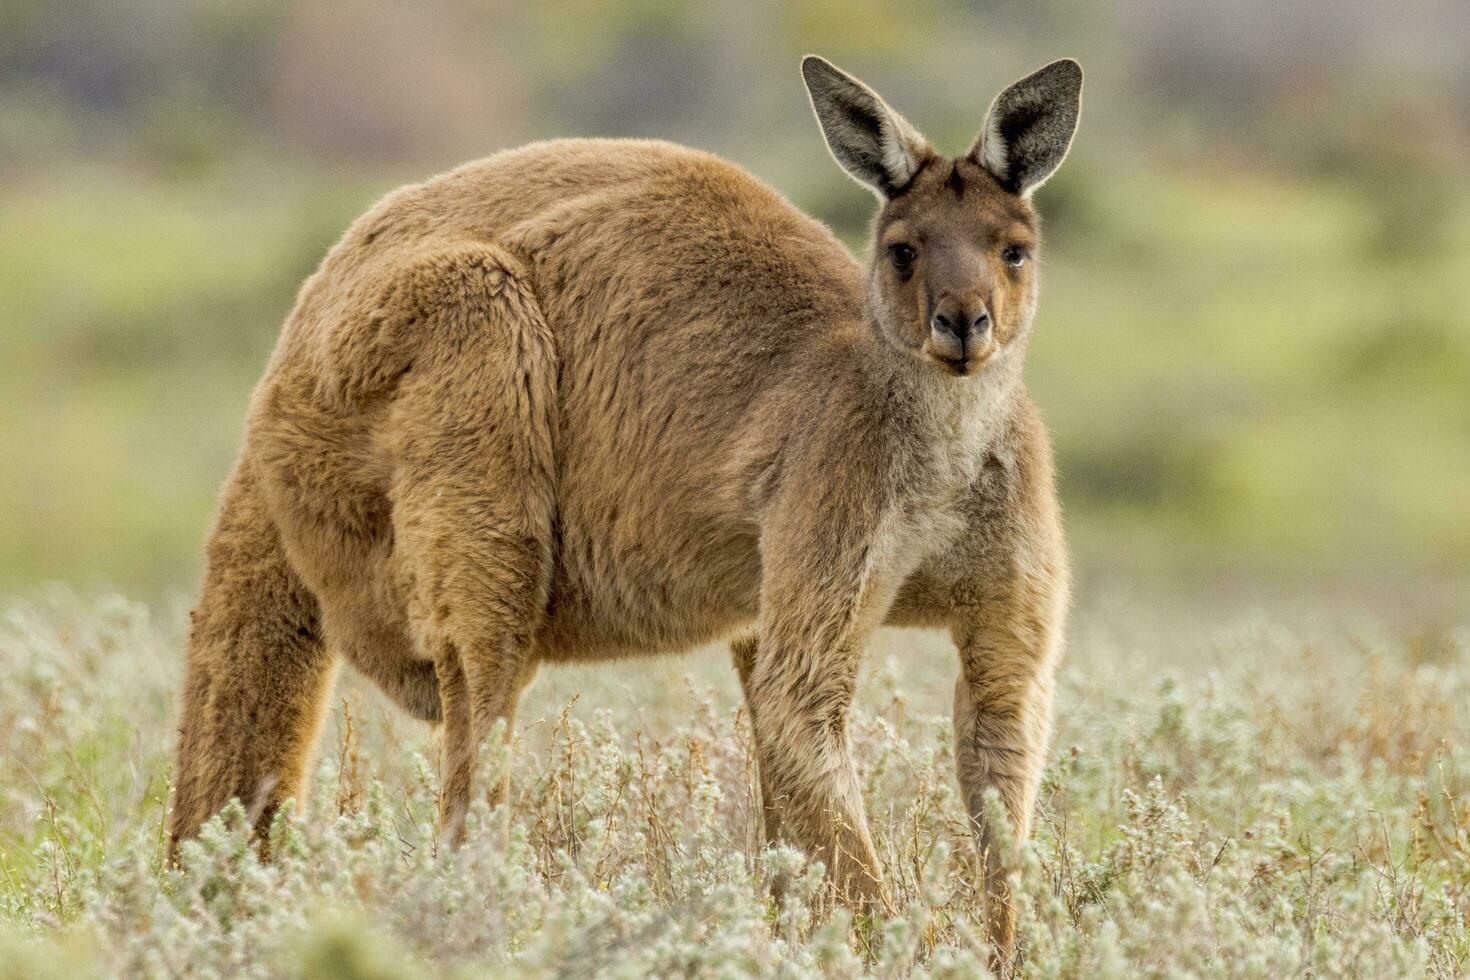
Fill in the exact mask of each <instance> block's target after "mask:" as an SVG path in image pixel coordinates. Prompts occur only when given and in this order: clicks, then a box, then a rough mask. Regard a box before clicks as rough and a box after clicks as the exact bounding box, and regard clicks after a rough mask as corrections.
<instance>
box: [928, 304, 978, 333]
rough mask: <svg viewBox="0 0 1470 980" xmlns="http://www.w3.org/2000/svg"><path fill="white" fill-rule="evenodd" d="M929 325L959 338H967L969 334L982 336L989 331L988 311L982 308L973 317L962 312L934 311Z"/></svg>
mask: <svg viewBox="0 0 1470 980" xmlns="http://www.w3.org/2000/svg"><path fill="white" fill-rule="evenodd" d="M930 325H931V326H932V327H933V328H934V329H935V330H938V331H939V332H940V333H947V334H951V335H952V336H954V337H957V338H959V339H960V340H968V339H969V338H970V336H971V335H974V336H976V337H984V336H985V335H986V334H987V333H989V332H990V313H989V311H988V310H983V309H982V310H981V311H980V312H979V313H977V314H976V315H975V316H973V317H972V316H968V315H966V314H964V313H935V314H934V319H933V320H932V321H931V324H930Z"/></svg>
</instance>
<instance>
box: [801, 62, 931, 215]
mask: <svg viewBox="0 0 1470 980" xmlns="http://www.w3.org/2000/svg"><path fill="white" fill-rule="evenodd" d="M801 77H802V78H803V79H804V80H805V81H806V91H807V95H809V96H810V97H811V100H812V110H813V111H814V112H816V114H817V122H818V123H819V124H821V127H822V135H823V136H825V137H826V138H827V148H828V149H829V150H831V151H832V156H833V157H835V158H836V159H837V162H838V163H839V164H840V165H841V166H842V169H843V170H846V171H847V172H848V174H849V175H850V176H851V177H852V178H853V179H854V180H856V181H857V182H858V183H860V184H864V185H866V186H867V187H869V188H870V189H871V190H873V191H874V192H875V193H876V194H877V195H878V196H879V197H881V198H890V197H893V196H894V195H895V194H897V193H899V192H900V191H902V190H903V189H904V188H905V187H907V186H908V184H909V181H911V180H913V179H914V174H916V173H918V172H919V167H920V165H922V164H923V162H924V159H925V158H926V157H928V156H929V155H930V154H932V153H933V152H934V151H933V150H931V149H930V148H929V144H928V142H927V141H926V140H925V139H924V137H922V136H920V135H919V131H918V130H916V129H914V127H913V126H911V125H910V124H909V122H908V120H907V119H905V118H904V117H903V116H900V115H899V114H898V113H896V112H894V111H893V110H892V109H890V108H889V107H888V103H886V102H884V101H883V100H882V99H881V98H879V97H878V93H877V92H874V91H873V90H872V89H870V88H868V87H867V86H866V85H864V84H863V83H862V82H860V81H858V80H857V79H856V78H853V77H852V76H851V75H849V74H847V72H845V71H843V70H842V69H840V68H838V67H837V66H836V65H834V64H832V62H830V61H828V60H826V59H825V58H819V57H817V56H816V55H814V54H809V55H807V56H806V57H805V58H803V59H801Z"/></svg>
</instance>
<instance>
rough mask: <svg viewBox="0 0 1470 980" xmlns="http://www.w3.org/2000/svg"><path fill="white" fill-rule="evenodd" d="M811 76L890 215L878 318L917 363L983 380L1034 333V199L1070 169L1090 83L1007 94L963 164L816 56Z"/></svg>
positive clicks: (849, 154)
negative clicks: (982, 374) (994, 362)
mask: <svg viewBox="0 0 1470 980" xmlns="http://www.w3.org/2000/svg"><path fill="white" fill-rule="evenodd" d="M801 70H802V76H803V78H804V79H805V80H806V86H807V93H808V94H809V95H810V96H811V100H812V108H813V109H814V110H815V112H816V114H817V121H818V123H820V124H821V127H822V134H823V135H824V136H825V137H826V139H827V147H828V148H829V149H830V150H831V151H832V155H833V156H834V157H835V158H836V159H837V162H838V163H839V164H840V165H841V166H842V168H843V169H844V170H846V171H847V172H848V174H849V175H850V176H852V177H853V178H854V179H855V180H857V181H858V182H859V183H862V184H864V185H866V186H867V187H868V188H869V189H870V190H872V191H873V192H874V193H875V194H877V195H878V198H879V200H880V201H882V202H883V206H882V209H881V210H880V211H879V213H878V218H877V221H876V223H875V225H874V240H873V249H872V251H873V256H872V266H871V268H870V270H869V280H868V307H869V310H868V312H869V315H870V316H871V317H872V319H873V320H874V321H875V322H876V324H877V326H878V327H879V329H880V331H881V333H882V336H883V337H884V339H886V340H887V341H888V342H889V343H890V344H891V345H892V346H894V347H895V348H897V349H898V350H899V351H901V352H903V353H904V354H905V355H907V356H914V357H918V358H920V359H922V360H924V361H926V362H929V363H931V364H933V365H934V366H935V367H936V368H937V369H939V370H941V371H944V372H945V373H946V374H948V375H950V376H953V377H964V376H967V375H974V374H976V373H977V372H978V371H979V370H980V368H982V367H983V366H984V365H985V363H986V362H987V361H989V360H990V359H991V358H993V357H995V356H996V354H997V353H998V352H1000V351H1002V350H1004V349H1005V347H1006V346H1007V345H1008V344H1012V343H1015V342H1016V341H1018V340H1019V339H1021V338H1024V337H1025V335H1026V333H1027V331H1028V329H1029V328H1030V325H1031V317H1032V314H1033V312H1034V311H1035V306H1036V285H1037V281H1036V251H1037V248H1038V245H1039V239H1038V236H1037V225H1036V215H1035V212H1034V211H1033V210H1032V208H1031V202H1030V196H1031V192H1032V191H1034V190H1035V189H1036V188H1037V187H1040V186H1041V184H1042V182H1044V181H1045V180H1046V179H1047V178H1048V177H1050V176H1051V175H1052V173H1053V172H1054V171H1055V170H1056V168H1057V167H1058V166H1060V165H1061V162H1062V159H1063V158H1064V157H1065V156H1066V155H1067V149H1068V147H1069V146H1070V145H1071V142H1072V134H1073V133H1074V132H1075V131H1076V129H1077V115H1078V112H1079V109H1080V107H1081V96H1082V69H1081V68H1080V67H1078V65H1077V63H1076V62H1075V61H1071V60H1068V59H1063V60H1061V61H1054V62H1052V63H1051V64H1049V65H1047V66H1046V67H1044V68H1042V69H1040V70H1038V71H1036V72H1033V73H1032V74H1030V75H1028V76H1026V77H1025V78H1023V79H1021V80H1020V81H1019V82H1016V83H1015V84H1014V85H1012V86H1010V87H1009V88H1007V89H1006V90H1005V91H1003V92H1002V93H1001V94H1000V95H998V96H996V99H995V101H994V102H993V103H992V104H991V106H990V112H989V114H988V115H987V116H986V119H985V125H984V127H983V128H982V130H981V132H980V136H979V137H978V138H977V139H976V140H975V142H974V145H972V146H971V147H970V150H969V152H967V153H965V154H964V155H963V156H961V157H958V158H955V159H953V160H951V159H947V158H945V157H942V156H940V155H939V154H938V153H936V152H935V151H934V149H933V147H931V146H930V145H929V142H928V141H927V140H925V139H924V137H923V136H921V135H920V134H919V132H918V130H916V129H914V127H913V126H912V125H910V123H909V122H908V120H906V119H904V118H903V117H902V116H900V115H899V114H898V113H897V112H895V111H894V110H893V109H892V108H890V107H889V106H888V104H887V103H885V102H884V101H883V100H882V99H881V98H879V97H878V94H877V93H876V92H874V91H873V90H872V89H870V88H868V87H867V86H866V85H864V84H863V83H862V82H860V81H858V80H857V79H856V78H853V77H852V76H851V75H848V74H846V73H845V72H843V71H842V70H841V69H839V68H837V67H836V66H834V65H832V64H831V63H829V62H827V61H824V60H823V59H821V58H818V57H816V56H808V57H807V58H806V59H805V60H803V61H802V64H801Z"/></svg>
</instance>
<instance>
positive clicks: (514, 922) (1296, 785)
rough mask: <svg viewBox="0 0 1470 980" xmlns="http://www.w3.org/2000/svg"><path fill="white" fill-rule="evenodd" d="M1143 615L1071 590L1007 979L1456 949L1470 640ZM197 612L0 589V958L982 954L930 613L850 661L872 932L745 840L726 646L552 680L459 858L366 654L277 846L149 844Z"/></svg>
mask: <svg viewBox="0 0 1470 980" xmlns="http://www.w3.org/2000/svg"><path fill="white" fill-rule="evenodd" d="M1146 608H1147V607H1145V606H1141V605H1138V604H1137V603H1136V602H1134V601H1132V600H1119V601H1111V602H1103V601H1093V602H1090V603H1089V604H1088V606H1087V608H1085V609H1084V610H1083V611H1082V612H1081V613H1079V615H1078V616H1077V617H1076V620H1077V622H1076V625H1075V627H1074V629H1073V635H1074V641H1073V642H1072V644H1071V648H1070V650H1069V654H1068V659H1067V661H1066V664H1065V666H1064V668H1063V673H1062V682H1061V685H1060V689H1059V695H1058V711H1057V733H1056V738H1055V743H1054V748H1053V752H1052V761H1051V763H1050V765H1049V768H1048V770H1047V774H1046V780H1045V785H1044V789H1043V792H1042V795H1041V803H1040V814H1039V819H1038V828H1037V832H1036V834H1035V838H1034V840H1033V841H1032V843H1031V844H1030V845H1028V847H1027V848H1026V850H1025V852H1024V855H1023V858H1022V860H1021V861H1020V863H1019V865H1018V867H1017V868H1016V870H1015V874H1016V875H1017V876H1018V882H1019V893H1020V896H1021V898H1020V903H1021V934H1022V937H1023V938H1022V942H1023V950H1024V974H1025V975H1026V976H1032V977H1053V976H1068V977H1138V976H1146V977H1163V976H1183V975H1192V976H1232V977H1234V976H1249V977H1272V978H1275V977H1285V976H1360V977H1383V976H1421V975H1423V976H1435V977H1458V976H1463V975H1464V974H1465V972H1466V971H1467V969H1470V931H1467V928H1466V922H1467V916H1470V755H1467V754H1466V747H1467V736H1470V718H1467V716H1466V714H1465V712H1464V706H1465V704H1467V703H1470V658H1467V656H1466V654H1467V652H1470V633H1467V632H1466V631H1465V630H1464V629H1463V628H1460V629H1458V630H1455V629H1449V630H1441V631H1438V632H1432V633H1418V634H1416V633H1412V632H1407V633H1406V632H1404V631H1402V630H1397V629H1395V630H1387V629H1384V628H1381V627H1376V626H1374V625H1372V624H1371V623H1368V624H1366V625H1364V624H1360V623H1355V622H1354V620H1355V619H1356V618H1357V617H1354V616H1351V615H1344V614H1343V613H1342V611H1341V610H1340V609H1337V608H1334V607H1332V606H1325V605H1324V606H1322V607H1321V608H1320V609H1318V610H1317V611H1316V613H1314V614H1312V615H1308V616H1300V615H1291V616H1285V617H1284V619H1290V620H1295V621H1296V623H1297V625H1295V626H1294V627H1293V628H1291V629H1287V628H1285V627H1283V626H1281V625H1274V624H1276V623H1279V622H1281V621H1284V620H1277V619H1271V620H1268V619H1265V618H1263V617H1262V616H1260V615H1251V616H1246V617H1244V618H1241V617H1238V616H1236V617H1228V618H1227V619H1226V621H1225V622H1224V624H1223V625H1218V626H1214V627H1209V628H1208V632H1207V631H1206V628H1205V627H1203V626H1202V625H1201V624H1200V622H1199V620H1198V618H1197V617H1196V615H1195V614H1194V612H1193V611H1188V610H1184V609H1182V608H1181V609H1180V610H1179V611H1178V612H1177V614H1176V615H1177V619H1178V620H1179V623H1180V625H1181V626H1182V627H1183V628H1182V629H1181V628H1175V627H1173V626H1168V625H1167V623H1168V622H1169V619H1171V618H1176V616H1175V615H1171V616H1170V617H1164V616H1160V615H1158V614H1153V613H1147V612H1146V611H1145V610H1146ZM1215 618H1216V619H1217V620H1218V619H1219V617H1218V615H1217V616H1216V617H1215ZM181 621H182V615H181V613H180V612H178V611H174V612H155V613H150V611H149V610H148V609H147V608H146V607H144V606H140V605H137V604H133V603H129V602H126V601H123V600H121V599H116V598H102V599H96V600H80V599H77V598H75V597H73V596H71V595H70V594H68V593H57V594H55V595H52V596H50V597H49V598H46V599H44V600H41V601H37V602H30V603H19V602H12V603H11V604H9V605H8V606H7V607H6V609H5V610H4V614H3V626H0V677H3V679H4V680H3V688H0V741H3V744H5V745H6V746H7V751H6V753H5V755H4V756H3V758H0V977H10V976H15V977H22V976H24V977H46V976H55V977H63V976H64V977H79V976H99V977H100V976H119V975H124V976H177V975H182V974H186V973H187V974H188V975H191V976H222V975H230V976H234V975H248V976H301V977H306V976H311V977H321V976H335V977H385V978H387V977H407V976H425V975H432V976H466V977H468V976H484V975H493V976H499V975H503V976H547V977H550V976H562V975H576V976H582V975H592V974H594V973H596V974H598V975H601V974H606V975H611V976H627V977H641V976H647V975H681V976H730V977H733V976H744V975H756V974H759V975H773V976H793V977H794V976H816V975H826V976H846V975H858V974H871V975H877V976H910V975H913V976H947V977H962V976H979V975H981V971H982V969H983V964H984V962H985V956H984V950H983V948H982V947H981V944H980V941H979V939H978V938H977V937H980V936H983V934H984V930H983V922H982V921H981V919H980V916H979V911H978V905H977V900H976V899H977V896H976V894H975V891H974V888H973V882H974V868H975V864H976V855H975V853H974V846H973V844H972V842H971V840H970V838H969V835H968V833H967V831H966V828H965V823H964V818H963V812H962V806H961V804H960V802H959V801H958V799H957V798H956V793H955V788H954V781H953V778H952V775H951V772H950V767H951V759H950V723H949V720H948V717H947V704H948V697H947V695H948V691H949V687H950V684H951V682H952V678H953V673H954V670H955V662H954V657H953V653H952V652H951V651H950V650H949V649H948V648H947V645H946V644H945V643H944V642H943V641H942V639H941V638H940V637H939V636H937V635H930V634H923V633H900V632H889V633H884V634H882V635H881V636H880V637H879V639H878V641H877V642H876V643H875V645H874V649H873V651H872V652H871V654H870V656H869V660H868V664H869V666H868V669H867V670H866V671H865V673H864V676H863V680H862V685H861V690H860V696H859V699H858V706H857V708H856V710H855V713H854V718H853V721H852V736H853V741H854V744H855V754H856V757H857V759H858V765H859V770H860V775H861V780H862V784H863V787H864V794H865V797H866V802H867V807H868V810H869V813H870V816H871V819H872V822H873V825H874V830H875V834H876V838H877V841H878V843H879V849H880V852H881V854H882V859H883V862H884V865H885V875H886V878H887V880H888V881H889V883H890V885H891V887H892V888H893V891H894V893H895V894H896V896H897V897H898V900H899V904H900V907H901V908H902V910H903V912H902V914H901V915H900V916H898V917H896V918H894V919H891V920H886V921H866V920H864V921H859V922H856V923H854V922H852V921H851V920H850V918H849V917H848V916H847V915H846V913H844V912H842V911H840V910H836V909H833V908H832V907H831V905H830V903H829V902H828V901H827V900H826V897H825V895H824V893H823V890H822V888H821V885H820V877H819V869H816V868H809V867H805V866H804V865H803V864H802V862H801V860H800V858H799V857H798V856H797V855H795V854H792V853H789V852H785V851H779V850H778V851H771V852H766V851H765V850H764V849H763V848H762V847H761V846H760V844H759V834H758V825H757V819H756V812H755V808H754V807H753V803H754V800H753V794H754V789H753V782H752V766H753V760H752V758H751V751H750V739H749V735H748V726H747V723H746V720H745V718H744V717H743V714H742V712H741V711H740V708H739V704H738V698H737V690H736V688H737V686H736V684H735V683H734V678H733V677H732V676H731V672H730V670H729V668H728V667H727V665H726V663H725V661H724V659H723V655H722V653H721V652H720V651H718V650H712V651H705V652H704V653H702V654H701V655H699V656H698V657H695V658H692V659H670V660H659V661H650V662H643V663H632V664H621V665H615V666H607V667H602V668H598V669H595V670H594V669H554V670H548V671H546V672H545V673H544V674H543V676H542V678H541V679H540V680H538V682H537V684H536V685H535V686H534V687H533V688H532V689H531V691H530V692H529V694H528V696H527V699H526V702H525V704H524V705H523V710H522V714H521V718H522V720H521V723H520V725H519V728H518V739H517V742H516V745H515V748H514V750H513V751H512V753H511V759H510V764H511V766H512V773H513V777H512V794H511V798H510V802H509V804H508V806H506V807H504V808H502V809H500V810H497V811H495V812H493V813H491V812H487V811H486V810H484V808H483V807H479V808H477V809H476V810H475V811H474V812H473V813H472V815H471V834H470V838H471V839H470V843H469V844H468V845H467V846H466V847H465V848H464V849H463V850H462V851H461V852H459V853H457V854H449V853H444V852H441V851H440V850H439V849H438V848H437V847H436V845H435V838H434V832H433V827H432V815H433V813H434V808H435V797H434V792H435V785H436V775H435V771H434V766H433V764H432V762H431V761H429V760H431V759H432V758H433V742H432V739H431V736H430V733H429V731H428V730H427V728H426V727H425V726H422V725H419V724H417V723H414V722H411V721H409V720H408V719H406V718H405V717H403V716H402V715H401V714H398V713H396V712H395V711H393V710H392V709H390V708H388V707H387V706H386V704H385V703H384V702H383V701H382V700H381V699H380V698H379V697H378V696H377V695H376V694H375V693H373V692H371V691H368V690H366V689H364V688H362V687H361V686H360V685H359V684H357V683H355V682H354V681H353V680H352V679H351V678H349V679H348V680H347V682H346V683H344V684H343V685H341V686H340V687H339V692H338V695H339V701H338V707H337V709H336V711H335V712H334V713H333V715H332V716H331V719H330V720H329V722H328V725H327V729H326V734H325V737H324V739H323V744H322V747H321V752H320V757H319V762H318V764H317V766H316V785H315V790H314V793H313V795H312V797H311V799H310V801H309V803H308V804H307V805H306V807H305V808H304V811H303V812H300V813H297V814H292V815H291V816H289V817H288V818H285V819H283V820H282V821H281V822H280V823H279V824H278V825H277V827H276V830H275V835H276V847H275V853H276V854H277V860H276V861H275V862H274V863H273V864H271V865H268V866H262V865H261V864H259V863H258V861H257V860H256V858H255V857H254V853H253V851H252V850H251V848H250V847H249V846H248V844H247V841H246V838H245V835H244V833H243V829H242V824H243V820H242V814H240V813H239V812H234V813H229V814H226V815H225V816H224V817H223V818H221V819H220V820H217V821H216V822H214V823H213V824H211V825H210V827H209V828H207V830H206V832H205V834H204V835H203V837H202V839H201V840H200V841H199V842H198V843H196V844H194V845H192V846H191V850H190V852H189V861H188V870H187V871H185V872H175V871H166V870H164V869H163V867H162V827H163V819H164V812H165V811H164V807H165V803H164V801H165V799H166V796H167V781H168V768H169V755H168V753H169V748H170V742H171V738H172V729H173V712H172V705H171V701H172V696H173V693H174V689H175V686H176V682H177V676H178V662H179V657H180V654H179V651H180V646H181V644H180V632H181V628H182V622H181ZM1314 621H1315V622H1316V623H1317V625H1313V622H1314ZM1324 622H1325V623H1330V624H1331V625H1330V626H1323V625H1321V624H1322V623H1324ZM1160 624H1164V625H1160ZM1206 635H1208V636H1209V637H1210V638H1209V639H1202V637H1204V636H1206ZM494 755H495V753H487V756H494ZM501 764H503V760H501V759H497V758H487V760H486V762H485V766H486V768H487V769H494V768H495V767H497V766H499V765H501ZM507 841H508V843H507ZM775 871H788V872H793V873H795V874H796V879H797V884H796V886H795V887H794V888H793V890H792V893H791V895H790V898H789V899H788V901H786V902H785V903H784V904H783V905H777V904H775V903H773V902H772V901H771V900H769V899H768V898H767V897H766V892H765V885H764V882H765V881H766V879H767V877H768V876H769V875H770V874H772V873H773V872H775Z"/></svg>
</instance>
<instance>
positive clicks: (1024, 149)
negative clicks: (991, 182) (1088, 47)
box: [970, 58, 1082, 197]
mask: <svg viewBox="0 0 1470 980" xmlns="http://www.w3.org/2000/svg"><path fill="white" fill-rule="evenodd" d="M1081 108H1082V66H1081V65H1079V64H1077V62H1075V61H1073V60H1072V59H1071V58H1063V59H1062V60H1061V61H1053V62H1052V63H1051V64H1049V65H1047V66H1046V67H1045V68H1039V69H1037V70H1036V71H1034V72H1032V73H1031V74H1029V75H1027V76H1026V77H1025V78H1023V79H1021V80H1020V81H1019V82H1017V83H1016V84H1014V85H1012V86H1011V87H1010V88H1008V89H1006V90H1005V91H1004V92H1002V93H1000V94H999V95H997V96H996V97H995V101H994V102H992V103H991V104H990V114H989V115H988V116H986V118H985V128H984V129H983V130H981V132H980V136H979V138H977V139H976V140H975V145H974V146H972V147H970V159H972V160H974V161H975V162H976V163H978V164H980V166H982V167H984V168H985V169H986V170H988V171H990V173H991V174H992V175H993V176H994V177H995V179H996V180H998V181H1000V184H1001V186H1002V187H1004V188H1005V189H1006V190H1008V191H1010V192H1011V193H1012V194H1019V195H1021V196H1022V197H1029V196H1030V194H1031V192H1032V191H1034V190H1036V188H1038V187H1040V186H1041V185H1042V183H1043V182H1044V181H1045V180H1046V179H1047V178H1048V177H1050V176H1051V175H1052V173H1053V172H1054V171H1055V170H1056V169H1057V167H1059V166H1061V165H1062V159H1063V158H1064V157H1066V155H1067V148H1068V147H1069V146H1071V145H1072V134H1073V133H1075V132H1076V131H1077V114H1078V112H1079V111H1080V110H1081Z"/></svg>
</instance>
